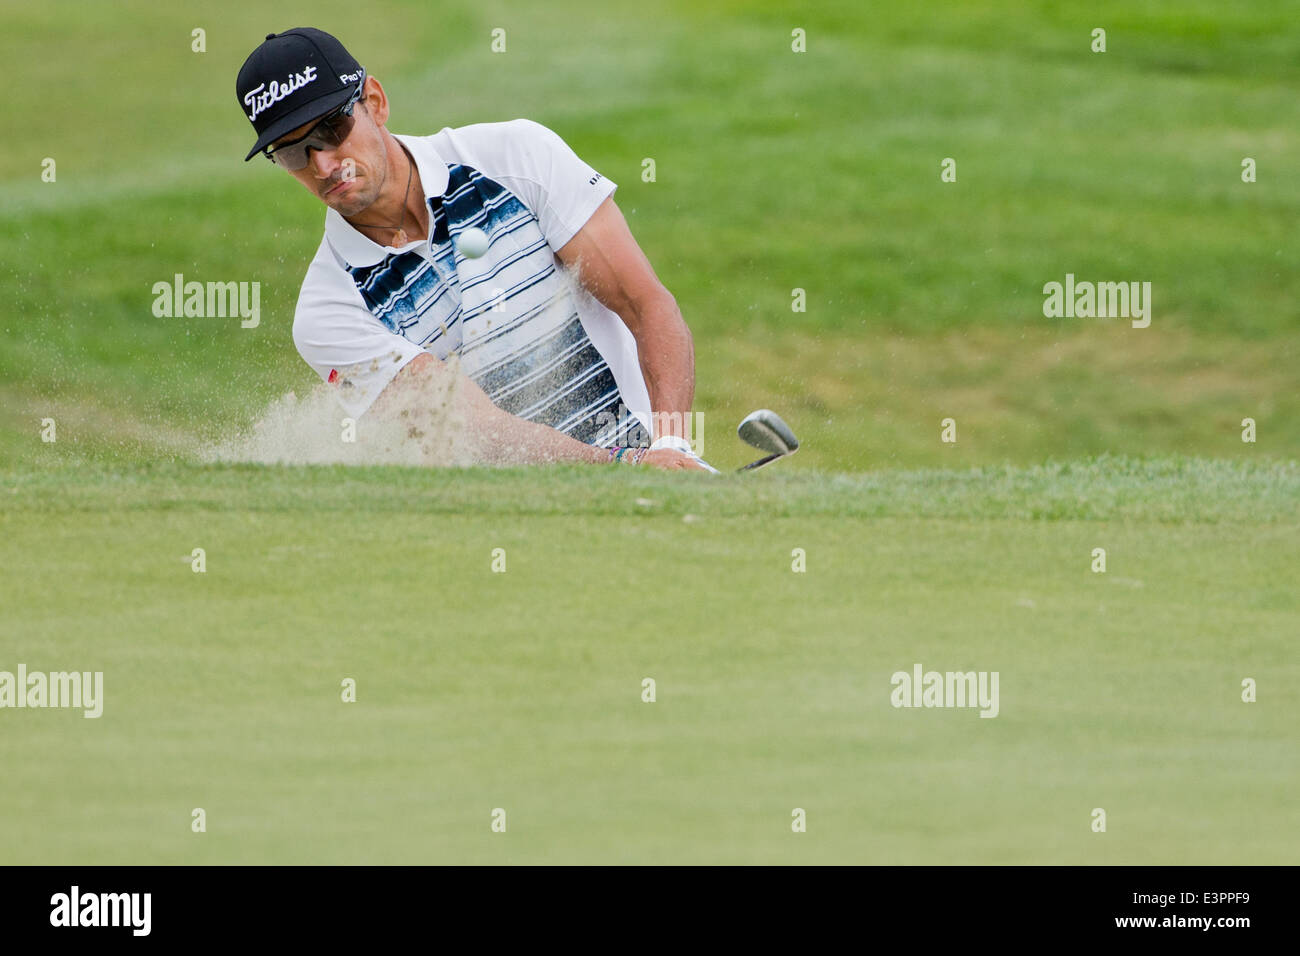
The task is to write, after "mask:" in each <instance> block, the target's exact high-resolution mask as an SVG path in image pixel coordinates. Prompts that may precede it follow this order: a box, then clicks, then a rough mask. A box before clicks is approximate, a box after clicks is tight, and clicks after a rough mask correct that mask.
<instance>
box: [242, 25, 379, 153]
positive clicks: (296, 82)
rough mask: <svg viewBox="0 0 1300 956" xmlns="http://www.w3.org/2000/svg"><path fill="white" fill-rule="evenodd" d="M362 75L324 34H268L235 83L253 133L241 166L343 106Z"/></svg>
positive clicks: (302, 31)
mask: <svg viewBox="0 0 1300 956" xmlns="http://www.w3.org/2000/svg"><path fill="white" fill-rule="evenodd" d="M362 76H364V73H363V71H362V69H361V64H359V63H358V62H357V61H356V60H355V59H354V58H353V56H352V54H351V53H349V52H348V51H347V50H346V49H344V47H343V44H342V43H340V42H339V41H338V40H336V39H335V38H334V37H332V36H330V35H329V34H328V33H326V32H324V31H323V30H317V29H315V28H313V27H294V28H293V29H292V30H285V31H284V32H283V33H268V34H267V36H266V40H265V41H263V43H262V45H261V46H259V47H258V48H257V49H256V50H254V51H253V52H252V53H250V54H249V56H248V59H247V60H245V61H244V65H243V66H242V67H240V68H239V78H238V79H237V80H235V93H236V95H237V96H238V97H239V105H240V106H241V107H243V109H244V115H245V116H247V117H248V119H249V121H250V122H251V123H252V124H253V129H255V130H256V131H257V142H256V143H254V144H253V148H252V149H250V150H249V151H248V155H247V156H245V157H244V162H248V161H249V160H250V159H252V158H253V157H254V156H256V155H257V154H258V153H259V152H260V151H262V150H264V149H266V147H267V146H269V145H270V144H271V143H273V142H275V141H276V140H277V139H279V138H280V137H281V136H283V135H284V134H285V133H289V132H291V131H293V130H295V129H297V128H298V127H299V126H303V125H305V124H307V123H310V122H311V121H312V120H314V119H319V118H320V117H322V116H325V115H326V114H328V113H332V112H333V111H334V110H336V109H338V108H339V107H340V106H342V105H344V104H345V103H346V102H347V101H348V100H349V99H351V98H352V94H353V93H354V92H355V91H356V88H357V84H358V83H359V82H361V78H362Z"/></svg>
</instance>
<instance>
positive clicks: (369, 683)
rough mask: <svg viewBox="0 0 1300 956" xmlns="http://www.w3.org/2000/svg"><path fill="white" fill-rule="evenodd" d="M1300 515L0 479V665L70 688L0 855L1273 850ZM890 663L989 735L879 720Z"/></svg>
mask: <svg viewBox="0 0 1300 956" xmlns="http://www.w3.org/2000/svg"><path fill="white" fill-rule="evenodd" d="M1298 502H1300V469H1298V468H1297V467H1296V465H1295V464H1294V463H1291V464H1282V463H1267V464H1260V465H1243V464H1232V463H1226V462H1208V461H1196V460H1184V459H1166V460H1159V461H1149V462H1144V461H1137V460H1132V459H1105V458H1103V459H1100V460H1095V461H1090V462H1082V463H1073V464H1049V465H1047V466H1043V467H1038V468H1028V469H1021V468H1012V467H1002V468H985V469H974V470H966V471H957V470H954V471H938V470H935V471H912V472H878V473H867V474H860V475H834V474H820V473H815V472H802V473H795V472H786V473H782V472H781V471H780V470H778V469H772V470H771V471H769V472H768V473H766V474H763V473H760V474H754V475H748V476H744V477H725V478H721V479H713V478H709V477H706V476H681V475H668V474H655V473H650V472H644V471H639V470H638V471H632V470H631V469H625V470H622V471H617V470H614V469H590V468H585V469H584V468H576V467H568V468H553V469H541V470H529V469H513V470H504V471H498V472H493V471H488V470H461V471H457V470H435V471H425V470H420V469H407V468H343V467H332V468H324V467H317V468H281V467H260V466H213V467H200V466H193V465H164V466H157V467H149V468H133V469H115V468H96V467H94V466H92V465H81V466H77V467H59V466H57V465H51V466H50V467H49V468H48V469H46V470H44V471H39V472H38V471H28V470H25V471H9V472H5V473H0V534H3V539H4V541H5V547H4V548H3V549H0V562H3V564H2V565H0V606H3V607H4V609H5V613H4V616H3V619H0V648H3V650H4V658H3V659H2V660H0V670H10V671H12V670H14V669H15V668H16V666H17V665H18V664H19V663H20V662H21V663H25V664H26V665H27V667H28V668H29V670H33V671H34V670H45V671H50V670H67V669H77V670H91V671H103V673H104V688H105V690H104V710H103V716H102V717H100V718H98V719H85V718H83V717H82V716H81V713H80V712H79V711H70V710H54V709H46V710H36V709H25V710H7V711H4V712H3V713H0V719H2V720H3V725H4V733H3V734H0V772H3V776H4V779H5V786H4V787H3V789H2V790H0V863H76V864H87V863H151V862H160V863H237V862H252V863H291V862H301V863H363V862H374V863H438V862H458V863H471V862H479V863H490V862H507V861H508V862H515V863H542V862H552V863H577V862H629V863H630V862H645V863H668V862H678V863H683V862H694V863H706V862H736V863H758V862H767V863H774V862H792V863H811V862H823V863H829V862H839V863H853V862H855V863H941V862H957V863H977V862H993V863H1030V862H1041V863H1071V862H1074V863H1198V864H1202V863H1294V862H1296V859H1297V851H1298V850H1300V840H1298V838H1297V830H1296V810H1295V801H1294V793H1295V790H1296V786H1297V783H1298V782H1300V781H1298V779H1297V778H1298V777H1300V774H1298V773H1297V767H1296V762H1295V752H1296V751H1295V748H1296V743H1297V730H1296V727H1297V720H1296V701H1295V694H1294V691H1293V689H1292V688H1294V687H1295V686H1297V682H1300V666H1298V665H1297V659H1296V655H1295V651H1294V641H1295V636H1296V633H1297V626H1298V624H1300V598H1298V597H1297V593H1296V589H1295V581H1296V580H1297V578H1298V577H1300V535H1298V534H1297V531H1298V530H1300V506H1298ZM199 547H201V548H203V549H204V550H205V554H206V572H205V573H202V574H198V573H195V572H194V571H193V570H192V569H191V562H192V557H191V555H192V551H193V549H194V548H199ZM1098 547H1102V548H1105V549H1106V552H1107V571H1106V573H1104V574H1098V573H1092V572H1091V571H1090V566H1091V564H1092V562H1093V556H1092V551H1093V549H1094V548H1098ZM498 548H499V549H503V550H504V560H505V562H506V564H505V568H506V570H505V571H504V573H494V572H493V570H492V563H493V551H494V549H498ZM796 548H799V549H803V551H804V553H805V555H806V566H807V570H806V571H805V572H803V573H796V572H794V571H792V570H791V568H792V560H793V558H792V552H793V550H794V549H796ZM917 663H920V664H922V665H923V666H924V667H925V668H926V669H935V670H939V671H948V670H959V671H966V670H976V671H998V672H999V674H1000V712H999V714H998V716H997V717H996V718H993V719H981V718H980V717H979V716H978V712H977V711H976V710H972V709H946V710H945V709H895V708H894V707H892V706H891V705H890V691H891V686H890V676H891V674H892V673H894V672H895V671H899V670H904V671H910V670H911V669H912V667H913V665H914V664H917ZM345 678H353V679H354V680H355V681H356V691H357V701H356V702H355V703H343V702H342V701H341V684H342V681H343V680H344V679H345ZM645 678H653V679H654V680H655V682H656V698H657V699H656V700H655V702H654V703H646V702H643V701H642V681H643V679H645ZM1244 678H1253V679H1255V680H1256V681H1257V684H1258V693H1259V700H1258V702H1257V703H1250V704H1248V703H1243V702H1242V700H1241V682H1242V680H1243V679H1244ZM195 808H203V810H204V811H205V812H206V815H207V831H206V832H205V833H194V832H192V831H191V813H192V811H193V810H194V809H195ZM494 808H503V809H504V810H505V811H506V814H507V831H506V832H505V833H493V832H492V831H491V828H490V824H491V813H492V811H493V810H494ZM795 808H802V809H803V810H805V811H806V813H807V819H808V829H807V832H806V833H803V834H794V833H792V832H791V813H792V811H793V810H794V809H795ZM1094 808H1103V809H1105V811H1106V813H1107V819H1108V826H1107V831H1106V832H1105V833H1094V832H1092V830H1091V829H1090V824H1091V820H1092V817H1091V813H1092V811H1093V810H1094Z"/></svg>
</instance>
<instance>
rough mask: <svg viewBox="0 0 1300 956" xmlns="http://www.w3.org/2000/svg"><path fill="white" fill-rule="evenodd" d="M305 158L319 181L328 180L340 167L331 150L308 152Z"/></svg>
mask: <svg viewBox="0 0 1300 956" xmlns="http://www.w3.org/2000/svg"><path fill="white" fill-rule="evenodd" d="M307 158H308V159H309V160H310V161H311V164H312V168H313V169H315V170H316V176H317V178H319V179H329V178H330V177H332V176H333V175H334V171H335V170H337V169H338V168H339V166H341V165H342V164H341V163H340V162H339V158H338V155H337V153H336V152H335V151H334V150H332V149H311V150H308V151H307Z"/></svg>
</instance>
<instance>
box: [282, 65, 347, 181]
mask: <svg viewBox="0 0 1300 956" xmlns="http://www.w3.org/2000/svg"><path fill="white" fill-rule="evenodd" d="M365 85H366V71H365V70H364V69H363V70H362V71H361V82H360V83H358V84H357V88H356V91H355V92H353V94H352V98H351V99H350V100H348V101H347V102H346V103H344V104H343V105H342V106H340V107H339V108H338V109H336V110H335V111H334V112H332V113H330V114H329V115H328V116H325V117H324V118H323V119H321V120H320V122H318V123H317V124H316V125H315V126H313V127H312V128H311V129H309V130H308V131H307V133H306V135H304V136H299V137H298V138H297V139H295V140H293V141H292V142H289V143H281V144H280V145H279V146H274V147H271V148H270V149H266V150H263V151H262V155H263V156H265V157H266V158H267V159H269V160H270V161H271V162H273V163H275V164H276V165H277V166H283V167H284V168H285V169H288V170H290V171H294V172H296V171H297V170H299V169H305V168H306V167H307V163H308V161H309V156H308V153H309V151H310V150H313V149H337V148H338V147H339V146H342V145H343V141H344V140H345V139H347V138H348V136H349V135H350V134H351V133H352V127H353V126H354V125H355V124H356V117H355V116H353V115H352V111H353V110H354V109H355V108H356V105H357V102H358V101H359V100H360V99H361V91H362V90H363V89H365Z"/></svg>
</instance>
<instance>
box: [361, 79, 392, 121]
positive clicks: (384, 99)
mask: <svg viewBox="0 0 1300 956" xmlns="http://www.w3.org/2000/svg"><path fill="white" fill-rule="evenodd" d="M361 102H363V103H365V104H366V112H367V113H369V114H370V118H371V119H373V120H374V121H375V125H376V126H383V125H384V124H385V123H387V122H388V94H386V93H385V92H384V88H383V86H381V85H380V83H379V81H378V80H377V79H375V78H374V77H373V76H368V77H366V89H365V93H364V94H362V97H361Z"/></svg>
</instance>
